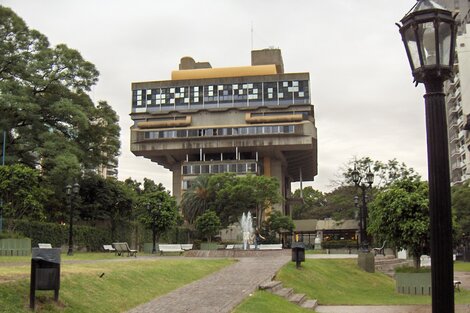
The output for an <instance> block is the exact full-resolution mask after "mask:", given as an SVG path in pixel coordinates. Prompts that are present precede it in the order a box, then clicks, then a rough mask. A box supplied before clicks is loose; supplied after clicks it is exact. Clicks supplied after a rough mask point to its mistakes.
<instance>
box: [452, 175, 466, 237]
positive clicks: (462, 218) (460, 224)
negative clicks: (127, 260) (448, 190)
mask: <svg viewBox="0 0 470 313" xmlns="http://www.w3.org/2000/svg"><path fill="white" fill-rule="evenodd" d="M452 211H453V212H454V217H455V221H454V228H458V229H459V232H458V234H457V235H458V236H457V237H460V236H461V235H463V234H465V235H464V236H465V237H468V236H469V235H470V183H469V182H465V183H463V184H462V185H455V186H452Z"/></svg>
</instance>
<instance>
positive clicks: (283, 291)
mask: <svg viewBox="0 0 470 313" xmlns="http://www.w3.org/2000/svg"><path fill="white" fill-rule="evenodd" d="M293 292H294V289H292V288H282V289H279V290H276V291H275V292H274V294H276V295H278V296H281V297H283V298H286V299H289V297H290V296H291V295H292V293H293Z"/></svg>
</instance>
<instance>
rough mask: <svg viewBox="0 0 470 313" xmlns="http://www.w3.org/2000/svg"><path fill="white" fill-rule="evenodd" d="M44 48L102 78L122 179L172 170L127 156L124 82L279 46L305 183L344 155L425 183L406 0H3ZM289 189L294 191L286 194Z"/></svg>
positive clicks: (159, 176)
mask: <svg viewBox="0 0 470 313" xmlns="http://www.w3.org/2000/svg"><path fill="white" fill-rule="evenodd" d="M0 3H1V4H2V5H4V6H7V7H10V8H12V9H13V10H14V11H15V12H16V13H17V14H18V15H19V16H20V17H22V18H23V19H24V20H25V22H26V23H27V24H28V26H29V27H31V28H34V29H37V30H39V31H40V32H42V33H43V34H45V35H46V36H47V37H48V38H49V41H50V42H51V44H52V45H57V44H59V43H65V44H67V45H68V46H69V47H70V48H73V49H76V50H78V51H80V52H81V54H82V56H83V57H84V58H85V59H86V60H88V61H90V62H92V63H94V64H95V65H96V67H97V68H98V70H99V71H100V80H99V82H98V84H97V85H96V86H95V87H94V88H93V91H92V93H91V96H92V98H93V100H94V101H96V102H97V101H98V100H106V101H108V103H109V104H110V105H112V107H113V108H114V109H115V110H116V112H117V113H118V114H119V116H120V125H121V128H122V131H121V141H122V148H121V156H120V158H119V178H120V179H125V178H127V177H132V178H134V179H137V180H143V178H144V177H149V178H151V179H154V180H155V181H157V182H161V183H163V184H164V185H165V186H166V187H167V188H168V189H170V190H171V174H170V172H169V171H167V170H165V169H164V168H163V167H161V166H158V165H156V164H154V163H151V162H150V161H148V160H146V159H143V158H141V157H135V156H134V155H133V154H132V153H131V152H130V151H129V127H130V125H131V119H130V117H129V113H130V111H131V89H130V88H131V87H130V84H131V82H135V81H149V80H167V79H170V73H171V71H172V70H175V69H177V67H178V64H179V60H180V58H181V57H182V56H188V55H189V56H192V57H193V58H194V59H195V60H196V61H209V62H210V63H211V64H212V66H213V67H226V66H243V65H249V64H250V51H251V48H252V47H251V43H252V40H251V25H253V29H254V32H253V33H254V35H253V48H254V49H262V48H268V47H271V46H272V47H276V48H280V49H281V50H282V53H283V58H284V68H285V71H286V72H310V79H311V80H310V86H311V98H312V103H313V104H314V105H315V115H316V126H317V129H318V151H319V155H318V168H319V174H318V176H317V177H316V178H315V181H314V182H309V183H305V185H311V186H313V187H314V188H317V189H320V190H322V191H329V190H331V180H332V179H334V178H335V175H336V174H337V173H338V169H339V167H341V166H342V165H343V164H344V163H345V162H347V161H348V160H350V159H351V158H352V157H354V156H357V157H362V156H370V157H371V158H373V159H375V160H381V161H384V162H385V161H387V160H389V159H392V158H397V159H398V160H399V161H402V162H405V163H406V164H407V165H408V166H410V167H413V168H414V169H415V170H417V171H418V172H419V173H420V174H421V175H422V176H423V177H424V178H426V177H427V159H426V134H425V125H424V100H423V98H422V95H423V93H424V88H423V87H422V86H419V87H417V88H415V87H414V85H413V83H412V77H411V71H410V69H409V65H408V61H407V58H406V55H405V51H404V48H403V44H402V42H401V38H400V35H399V33H398V28H397V26H396V25H395V23H396V22H398V21H399V20H400V19H401V18H402V17H403V16H404V15H405V13H406V12H408V10H409V9H410V8H411V7H412V6H413V4H414V3H415V1H412V0H406V1H405V0H394V1H390V0H373V1H372V0H367V1H366V0H354V1H352V0H338V1H318V0H300V1H298V0H296V1H280V0H279V1H278V0H258V1H254V0H237V1H235V0H225V1H221V0H203V1H194V0H172V1H157V0H153V1H151V0H145V1H143V0H136V1H122V0H102V1H96V0H95V1H93V0H80V1H71V0H41V1H38V0H1V1H0ZM297 187H298V184H294V186H293V189H295V188H297Z"/></svg>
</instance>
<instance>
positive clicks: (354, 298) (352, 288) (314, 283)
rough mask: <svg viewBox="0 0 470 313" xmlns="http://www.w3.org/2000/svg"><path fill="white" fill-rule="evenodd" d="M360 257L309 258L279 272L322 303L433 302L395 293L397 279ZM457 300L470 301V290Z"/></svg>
mask: <svg viewBox="0 0 470 313" xmlns="http://www.w3.org/2000/svg"><path fill="white" fill-rule="evenodd" d="M356 262H357V261H356V260H348V259H346V260H345V259H343V260H339V259H334V260H307V262H304V263H302V268H301V269H300V270H297V269H296V268H295V264H293V263H289V264H288V265H287V266H285V267H283V268H282V270H281V271H280V272H279V273H278V275H277V280H281V281H282V282H283V284H284V286H285V287H292V288H294V290H295V291H296V292H298V293H305V294H307V295H308V296H309V297H310V298H311V299H317V300H318V302H319V304H336V305H341V304H430V303H431V297H430V296H409V295H401V294H398V293H396V292H395V281H394V280H393V279H392V278H390V277H388V276H386V275H384V274H382V273H366V272H364V271H362V270H360V269H359V268H358V267H357V265H356V264H357V263H356ZM455 302H456V303H470V291H466V290H462V291H461V292H456V293H455Z"/></svg>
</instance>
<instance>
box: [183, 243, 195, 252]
mask: <svg viewBox="0 0 470 313" xmlns="http://www.w3.org/2000/svg"><path fill="white" fill-rule="evenodd" d="M181 249H183V250H184V251H188V250H192V249H193V244H192V243H182V244H181Z"/></svg>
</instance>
